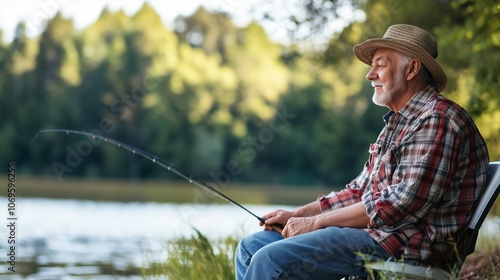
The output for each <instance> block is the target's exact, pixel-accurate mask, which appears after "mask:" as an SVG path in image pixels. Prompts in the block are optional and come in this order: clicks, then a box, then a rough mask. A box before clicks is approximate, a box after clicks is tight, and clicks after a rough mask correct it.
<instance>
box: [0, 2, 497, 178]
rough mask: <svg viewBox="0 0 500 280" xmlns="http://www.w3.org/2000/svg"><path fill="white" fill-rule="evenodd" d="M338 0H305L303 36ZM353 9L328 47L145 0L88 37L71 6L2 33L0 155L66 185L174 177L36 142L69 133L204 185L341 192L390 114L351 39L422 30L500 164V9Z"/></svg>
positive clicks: (461, 5)
mask: <svg viewBox="0 0 500 280" xmlns="http://www.w3.org/2000/svg"><path fill="white" fill-rule="evenodd" d="M318 2H321V5H318V4H317V3H318ZM339 2H346V1H338V0H329V1H327V0H325V1H312V0H310V1H302V2H300V3H302V4H303V5H304V6H303V11H304V15H305V16H303V17H301V18H296V17H293V18H291V21H292V22H294V24H295V26H292V29H294V28H296V29H298V28H302V29H304V28H309V29H310V32H311V33H313V32H321V31H318V30H321V24H322V23H324V22H325V21H328V20H332V17H335V7H336V5H335V4H338V3H339ZM347 2H349V5H352V6H353V7H355V8H356V9H359V10H361V11H363V13H364V15H365V16H364V18H363V20H358V21H352V22H349V23H347V25H346V26H345V27H344V28H343V29H342V30H341V31H340V32H336V33H334V34H328V43H327V44H325V46H324V47H322V48H317V47H308V45H307V44H305V43H304V41H306V42H307V38H305V39H304V38H300V39H297V43H293V42H292V43H290V44H284V43H280V42H276V41H274V40H272V38H271V37H270V36H269V35H268V34H267V33H266V31H265V29H264V28H263V26H262V24H261V23H260V21H258V20H256V21H254V22H251V23H250V24H248V25H246V26H236V25H235V24H234V22H233V19H231V17H230V16H229V15H228V14H226V13H223V12H220V11H210V10H207V9H205V8H203V7H200V8H199V9H198V10H197V11H196V12H195V13H193V14H192V15H190V16H184V17H178V18H177V20H176V21H175V25H174V26H172V27H167V26H165V25H164V24H163V23H162V20H161V18H160V16H159V15H158V13H157V12H156V11H155V10H154V9H153V7H151V6H150V5H149V4H147V3H146V4H144V5H143V6H142V8H141V9H140V10H138V11H137V12H136V13H135V14H134V15H132V16H129V15H127V14H125V13H124V12H123V11H110V10H108V9H105V10H103V11H102V13H101V15H100V17H99V18H98V19H97V20H96V21H95V22H94V23H93V24H91V25H89V26H87V27H86V28H84V29H83V30H77V29H75V27H74V23H73V21H72V19H69V18H64V17H63V16H62V15H61V14H60V13H58V14H57V15H55V17H53V18H51V19H50V20H48V22H47V24H46V26H45V29H44V31H43V33H42V34H41V35H40V36H38V37H36V38H29V37H28V36H27V32H28V30H27V26H26V24H25V23H22V22H21V23H19V25H18V26H17V29H16V37H15V38H14V40H13V41H12V42H9V43H5V42H3V41H1V40H0V69H2V71H1V72H0V120H1V121H0V158H1V159H2V160H3V161H5V162H16V164H17V166H18V170H19V172H20V173H23V174H26V175H30V176H56V177H58V178H59V179H60V180H62V179H63V178H65V177H69V176H71V177H78V178H80V177H94V178H95V177H99V178H129V179H131V180H137V179H144V178H154V179H175V178H176V176H175V175H174V174H170V173H169V172H167V171H166V170H164V169H161V168H159V167H157V166H154V165H152V164H151V163H150V162H148V161H146V160H144V159H142V158H140V157H138V156H137V155H133V154H131V153H127V152H125V151H123V150H121V149H118V148H117V147H115V146H112V145H106V144H104V143H93V144H92V145H91V146H89V145H84V144H82V143H88V142H82V138H81V137H76V136H72V135H69V136H66V135H63V134H41V135H39V136H38V137H37V138H36V141H33V139H34V137H35V135H37V132H38V131H40V130H42V129H49V128H63V129H73V130H82V131H88V132H92V133H96V134H99V135H103V136H106V137H110V138H113V139H116V140H119V141H122V142H125V143H128V144H130V145H133V146H136V147H138V148H140V149H142V150H145V151H148V152H150V153H152V154H155V155H158V156H159V157H161V158H162V159H165V160H167V161H169V162H172V163H174V164H175V165H176V166H179V167H181V168H182V169H184V170H189V172H191V173H193V174H195V175H196V176H198V177H200V178H204V179H209V180H215V181H224V182H228V181H229V180H231V181H234V182H249V183H259V184H280V185H287V186H304V185H335V186H341V185H343V184H345V183H347V182H349V181H350V180H351V179H352V178H354V177H355V176H356V175H357V174H358V173H359V172H360V170H361V168H362V166H363V164H364V162H365V161H366V159H367V156H368V146H369V144H370V143H372V142H373V141H374V140H375V139H376V137H377V135H378V133H379V132H380V129H381V128H382V127H383V125H384V122H383V121H382V116H383V115H384V114H385V113H386V112H387V110H388V109H387V108H382V107H379V106H376V105H374V104H373V103H372V101H371V97H372V94H373V88H372V87H371V86H370V84H369V82H368V81H367V80H366V79H365V75H366V73H367V71H368V70H369V68H368V66H366V65H364V64H362V63H361V62H359V61H357V60H356V58H355V57H354V55H353V54H352V47H353V46H354V45H355V44H357V43H360V42H362V41H364V40H366V39H368V38H373V37H381V36H382V35H383V34H384V32H385V30H386V29H387V27H388V26H390V25H391V24H395V23H408V24H415V25H418V26H420V27H422V28H424V29H426V30H428V31H429V32H430V33H431V34H433V36H434V37H435V38H436V39H437V41H438V46H439V56H438V61H439V63H440V64H441V65H442V66H443V68H444V70H445V72H446V73H447V75H448V86H447V88H446V90H445V92H443V94H444V95H445V96H447V97H449V98H450V99H452V100H454V101H456V102H457V103H459V104H460V105H462V106H463V107H464V108H466V109H467V110H468V111H469V112H470V113H471V115H472V116H473V118H474V119H475V121H476V123H477V125H478V127H479V129H480V131H481V133H482V135H483V137H484V138H485V139H486V141H487V144H488V148H489V152H490V158H491V160H499V159H500V5H498V3H497V2H496V1H494V0H483V1H466V0H456V1H452V0H440V1H438V0H419V1H416V0H414V1H390V0H388V1H383V0H363V1H361V0H351V1H347ZM315 3H316V4H315ZM326 3H329V5H326ZM269 20H272V19H269ZM291 33H293V32H291ZM291 36H293V35H291ZM0 39H1V35H0ZM299 40H301V43H298V41H299ZM91 143H92V142H91ZM6 170H7V169H6V168H4V169H3V171H1V172H4V171H6Z"/></svg>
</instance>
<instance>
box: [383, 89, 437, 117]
mask: <svg viewBox="0 0 500 280" xmlns="http://www.w3.org/2000/svg"><path fill="white" fill-rule="evenodd" d="M437 95H439V92H437V91H436V89H434V88H433V87H432V86H430V85H428V86H426V87H425V88H423V89H422V90H420V91H418V92H417V93H415V94H414V95H413V96H412V97H411V98H410V100H408V102H407V103H406V105H405V106H404V107H403V108H402V109H401V110H399V111H398V112H394V111H389V112H388V113H387V114H385V115H384V121H385V123H387V122H388V121H389V119H390V117H391V116H392V115H394V114H396V113H397V114H400V115H401V116H402V117H404V118H406V119H410V118H411V117H412V116H414V115H415V114H416V113H418V112H419V111H420V110H422V108H423V107H424V106H425V105H426V104H427V103H428V102H429V99H431V98H432V97H435V96H437Z"/></svg>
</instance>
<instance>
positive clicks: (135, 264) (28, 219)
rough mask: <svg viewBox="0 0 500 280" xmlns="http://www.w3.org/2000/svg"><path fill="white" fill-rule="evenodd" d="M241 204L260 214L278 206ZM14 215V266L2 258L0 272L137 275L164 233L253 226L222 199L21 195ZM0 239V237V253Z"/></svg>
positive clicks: (218, 233)
mask: <svg viewBox="0 0 500 280" xmlns="http://www.w3.org/2000/svg"><path fill="white" fill-rule="evenodd" d="M0 199H2V198H0ZM248 207H249V208H250V209H251V210H252V211H254V212H255V213H256V214H258V215H261V214H264V213H267V212H269V211H271V210H274V209H276V207H278V206H254V205H250V206H248ZM280 207H281V208H283V206H280ZM2 215H3V216H2V219H3V221H6V218H7V217H6V213H3V214H2ZM17 216H18V221H17V232H16V245H17V246H16V249H17V251H16V273H6V272H7V271H8V270H7V268H8V266H7V264H5V262H4V261H2V262H1V265H0V272H1V273H3V274H2V275H0V279H89V278H88V277H85V276H84V275H91V277H90V278H91V279H142V278H141V277H140V271H139V268H140V267H141V266H142V265H144V264H145V262H146V261H147V258H148V256H151V255H153V256H160V255H162V254H164V248H165V246H164V244H165V241H166V240H169V239H172V238H176V237H179V236H190V235H191V234H193V230H192V227H195V228H197V229H198V230H200V231H201V232H203V234H205V235H206V236H207V237H209V238H214V239H216V238H223V237H226V236H229V235H234V236H243V235H246V234H249V233H251V232H254V231H258V230H260V228H259V227H258V225H257V223H258V221H257V220H256V219H255V218H254V217H252V216H250V215H248V214H247V213H245V212H243V211H241V210H239V209H238V208H235V207H234V206H232V205H223V204H220V205H219V204H213V205H192V204H168V203H135V202H134V203H117V202H95V201H80V200H56V199H37V198H20V199H19V200H18V206H17ZM2 232H4V231H2ZM2 235H3V234H2ZM3 236H4V235H3ZM2 239H4V238H2ZM7 245H8V244H7V240H6V239H4V240H1V239H0V249H1V251H2V252H5V250H6V247H7ZM4 259H5V257H4Z"/></svg>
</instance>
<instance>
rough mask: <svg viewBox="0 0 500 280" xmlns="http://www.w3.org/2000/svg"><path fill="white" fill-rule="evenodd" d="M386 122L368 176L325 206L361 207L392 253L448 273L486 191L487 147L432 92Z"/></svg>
mask: <svg viewBox="0 0 500 280" xmlns="http://www.w3.org/2000/svg"><path fill="white" fill-rule="evenodd" d="M384 120H385V122H386V126H385V127H384V129H383V130H382V131H381V133H380V135H379V137H378V139H377V142H376V143H374V144H372V145H370V150H369V159H368V161H367V162H366V164H365V165H364V168H363V171H362V172H361V173H360V174H359V175H358V177H357V178H356V179H354V180H353V181H352V182H350V183H349V184H347V185H346V188H345V189H344V190H342V191H340V192H332V193H330V194H329V195H327V196H321V197H320V198H319V201H320V202H319V203H320V207H321V209H322V211H329V210H333V209H337V208H341V207H344V206H347V205H351V204H354V203H357V202H360V201H362V202H363V204H364V206H365V207H366V213H367V215H368V217H369V218H370V222H369V224H368V225H367V228H366V229H365V231H366V232H367V233H368V234H370V235H371V236H372V237H373V238H374V239H375V240H376V241H377V242H379V243H380V245H381V246H382V247H383V248H384V249H385V250H386V251H387V252H388V253H389V254H391V255H393V256H394V257H397V258H405V259H420V260H424V261H426V262H427V263H429V264H435V265H439V266H443V263H442V262H436V261H437V260H439V259H441V260H442V259H443V256H450V255H452V254H453V252H455V251H454V250H455V249H456V248H457V240H459V238H460V236H461V234H464V233H465V229H466V228H467V225H468V222H469V220H470V218H471V216H472V211H471V210H473V208H475V206H476V201H477V199H478V198H479V196H480V195H481V193H482V191H483V187H484V186H485V184H486V172H487V166H488V162H489V158H488V151H487V148H486V144H485V142H484V140H483V138H482V137H481V135H480V133H479V131H478V130H477V128H476V126H475V124H474V122H473V120H472V119H471V117H470V116H469V115H468V113H467V112H466V111H465V110H464V109H462V108H461V107H460V106H458V105H457V104H455V103H453V102H452V101H450V100H448V99H447V98H445V97H443V96H442V95H441V94H439V93H438V92H436V91H435V90H434V88H432V87H430V86H428V87H426V88H425V89H424V90H422V91H420V92H418V93H416V94H415V95H414V96H413V97H412V98H411V99H410V100H409V102H408V103H407V104H406V106H405V107H404V108H403V109H401V110H400V111H399V112H389V113H388V114H387V115H386V116H384ZM453 255H456V254H453ZM447 265H449V264H448V263H447Z"/></svg>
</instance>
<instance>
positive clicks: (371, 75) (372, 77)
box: [365, 67, 377, 81]
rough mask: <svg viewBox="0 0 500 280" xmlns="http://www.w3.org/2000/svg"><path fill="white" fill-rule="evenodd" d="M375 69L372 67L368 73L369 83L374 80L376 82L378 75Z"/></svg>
mask: <svg viewBox="0 0 500 280" xmlns="http://www.w3.org/2000/svg"><path fill="white" fill-rule="evenodd" d="M373 69H374V67H371V68H370V71H368V73H367V74H366V77H365V78H366V79H367V80H369V81H372V80H376V79H377V74H376V73H375V71H374V70H373Z"/></svg>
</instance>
